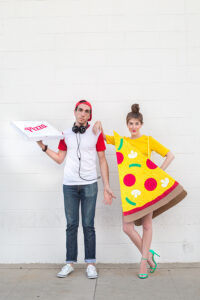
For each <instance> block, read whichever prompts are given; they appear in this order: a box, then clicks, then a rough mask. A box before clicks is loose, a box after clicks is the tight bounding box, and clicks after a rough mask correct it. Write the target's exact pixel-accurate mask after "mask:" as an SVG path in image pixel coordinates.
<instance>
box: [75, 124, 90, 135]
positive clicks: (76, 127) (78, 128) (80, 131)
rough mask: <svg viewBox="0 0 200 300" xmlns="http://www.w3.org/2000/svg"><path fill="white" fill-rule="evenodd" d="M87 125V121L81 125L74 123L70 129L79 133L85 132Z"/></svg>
mask: <svg viewBox="0 0 200 300" xmlns="http://www.w3.org/2000/svg"><path fill="white" fill-rule="evenodd" d="M88 126H89V124H88V123H87V125H86V126H83V125H81V126H77V125H76V124H75V123H74V125H73V127H72V131H73V132H74V133H78V132H79V133H80V134H83V133H85V132H86V130H87V128H88Z"/></svg>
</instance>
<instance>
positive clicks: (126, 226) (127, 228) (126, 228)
mask: <svg viewBox="0 0 200 300" xmlns="http://www.w3.org/2000/svg"><path fill="white" fill-rule="evenodd" d="M122 228H123V232H125V233H126V234H129V232H130V231H132V230H134V225H133V224H132V223H123V226H122Z"/></svg>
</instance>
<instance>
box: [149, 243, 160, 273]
mask: <svg viewBox="0 0 200 300" xmlns="http://www.w3.org/2000/svg"><path fill="white" fill-rule="evenodd" d="M149 252H151V253H152V254H153V257H152V260H153V262H154V264H155V267H154V268H153V267H151V266H150V269H151V270H150V273H154V272H155V270H156V268H157V265H158V264H157V262H156V261H155V259H154V255H157V256H159V257H160V255H159V254H157V253H156V252H155V251H154V250H152V249H150V250H149Z"/></svg>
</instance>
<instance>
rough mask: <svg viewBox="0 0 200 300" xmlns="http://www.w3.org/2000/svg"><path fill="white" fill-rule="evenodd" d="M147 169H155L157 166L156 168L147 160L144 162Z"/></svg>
mask: <svg viewBox="0 0 200 300" xmlns="http://www.w3.org/2000/svg"><path fill="white" fill-rule="evenodd" d="M146 164H147V167H148V168H149V169H156V168H157V167H158V166H156V164H154V162H152V161H151V160H150V159H147V161H146Z"/></svg>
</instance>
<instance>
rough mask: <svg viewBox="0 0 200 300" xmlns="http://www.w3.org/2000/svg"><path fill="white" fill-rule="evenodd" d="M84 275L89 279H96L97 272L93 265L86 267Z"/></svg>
mask: <svg viewBox="0 0 200 300" xmlns="http://www.w3.org/2000/svg"><path fill="white" fill-rule="evenodd" d="M86 273H87V277H88V278H90V279H93V278H97V277H98V274H97V270H96V267H95V266H94V265H88V266H87V269H86Z"/></svg>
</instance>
